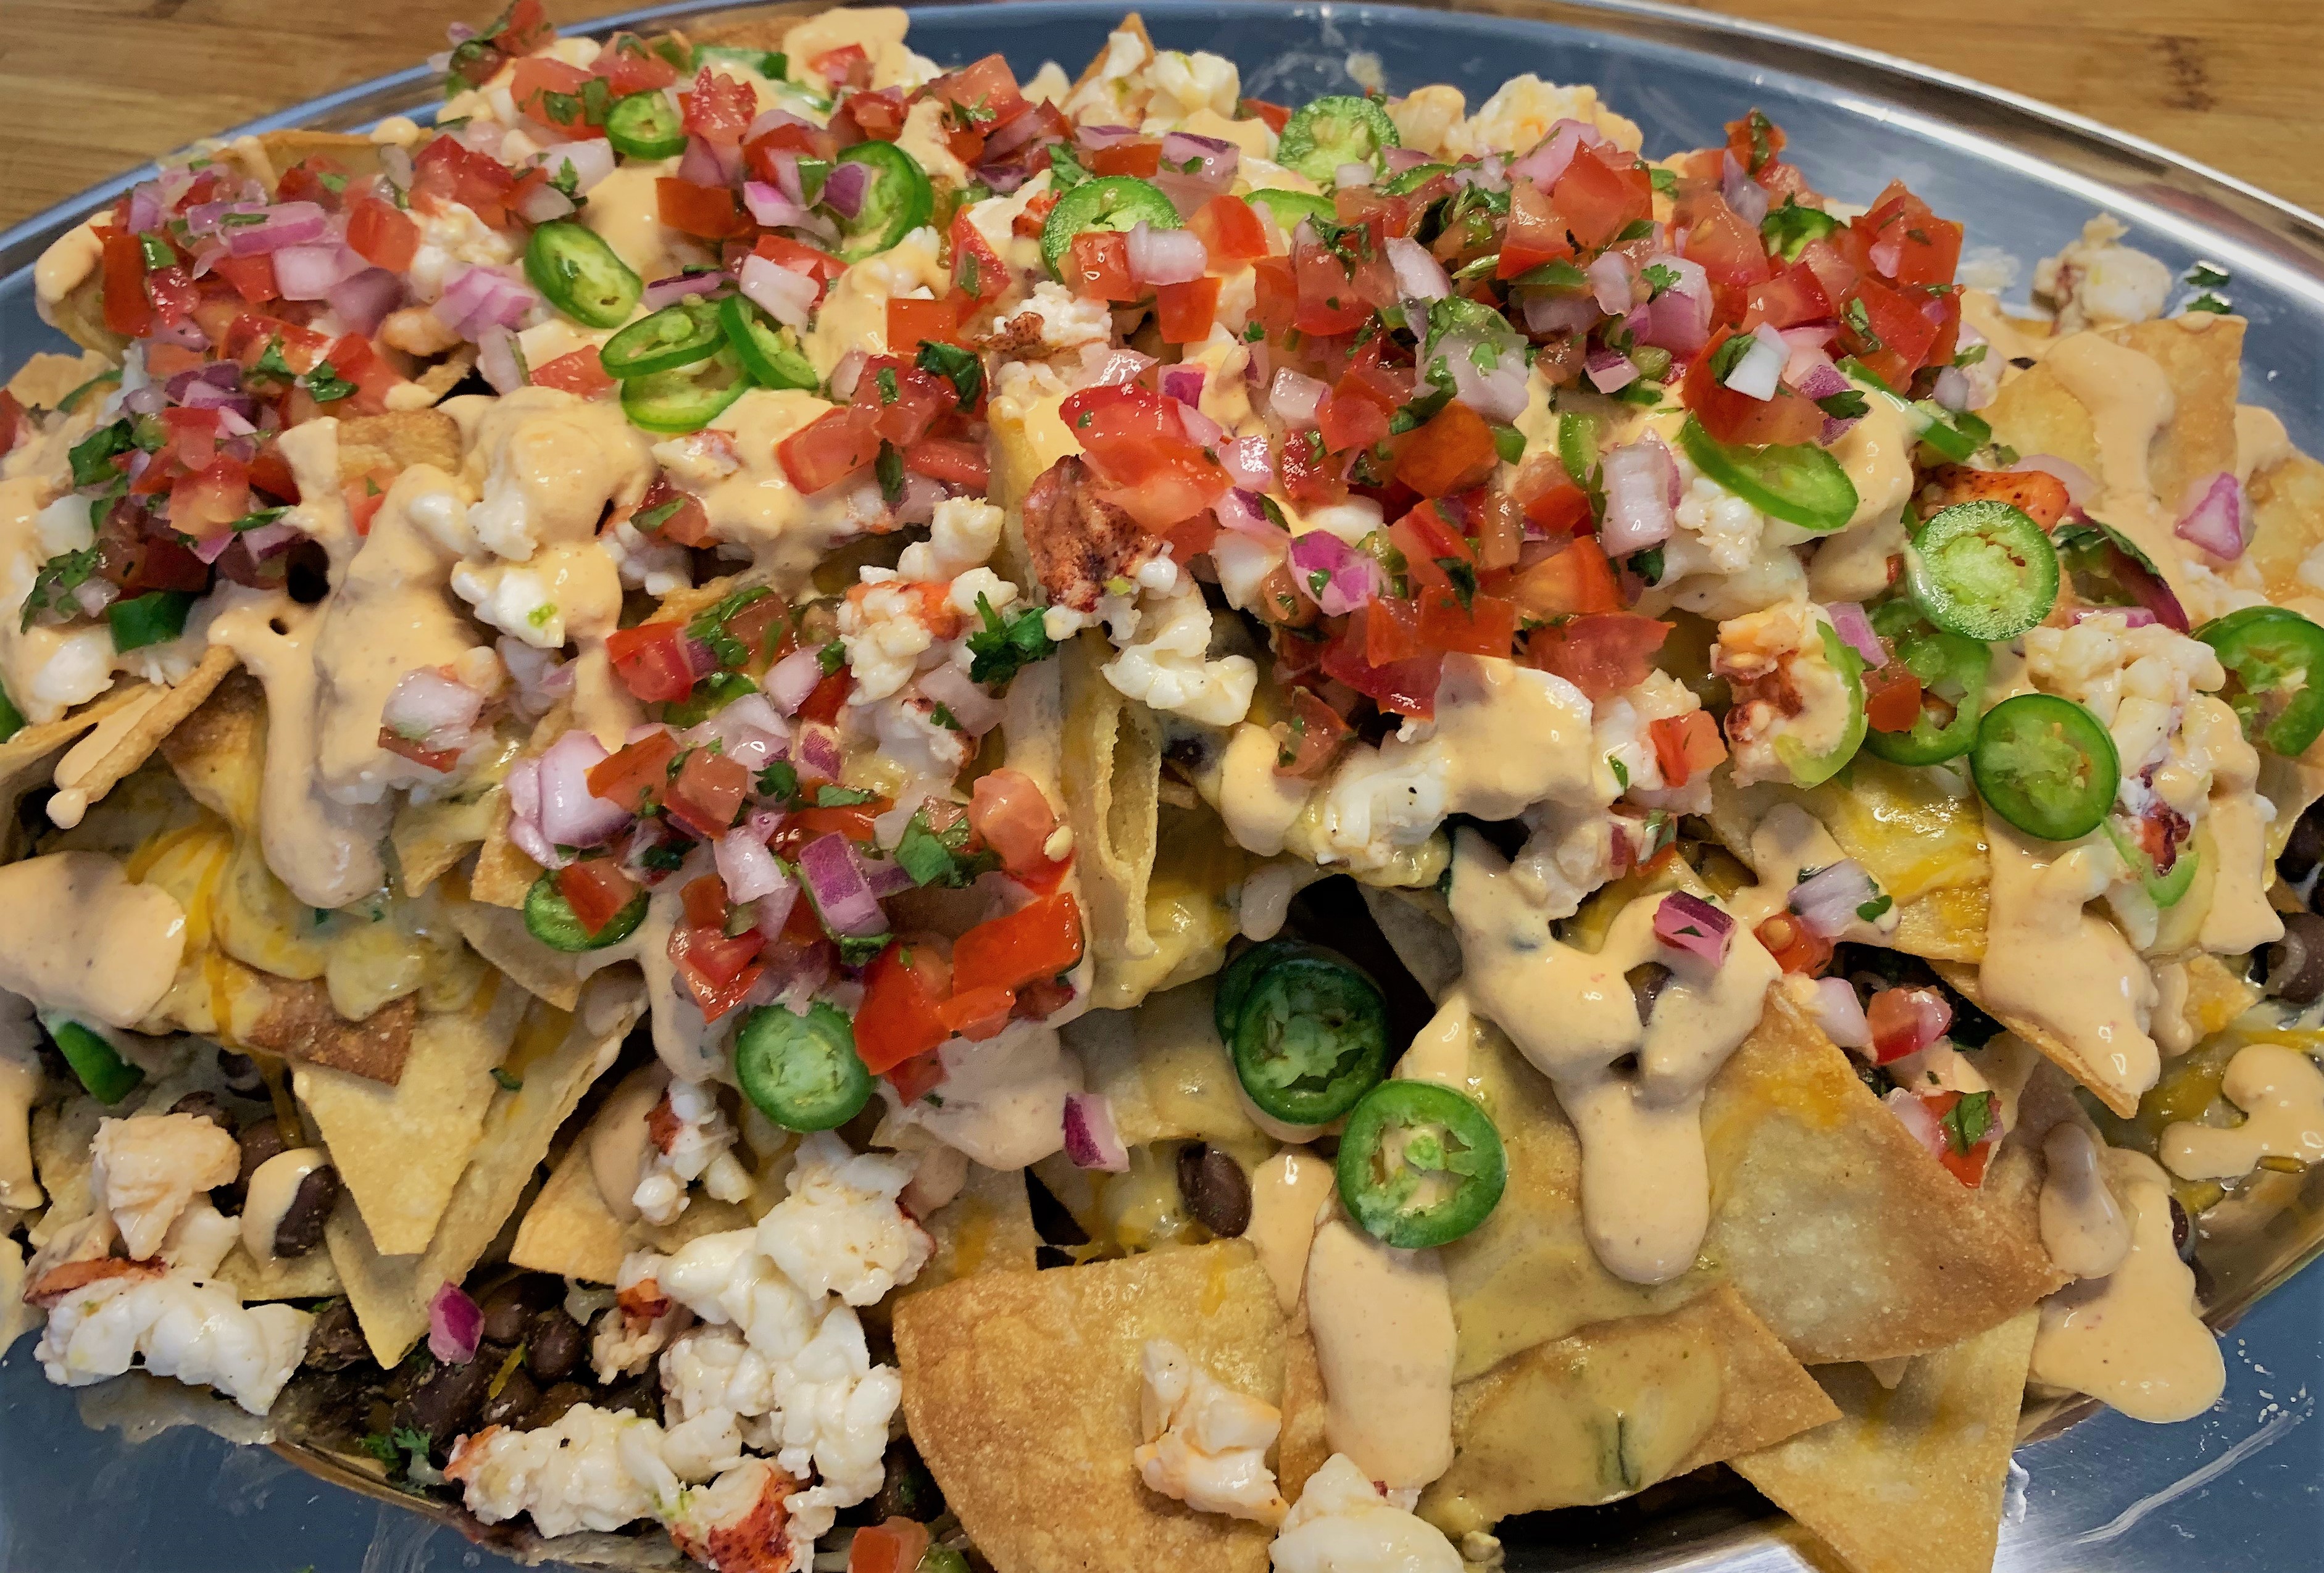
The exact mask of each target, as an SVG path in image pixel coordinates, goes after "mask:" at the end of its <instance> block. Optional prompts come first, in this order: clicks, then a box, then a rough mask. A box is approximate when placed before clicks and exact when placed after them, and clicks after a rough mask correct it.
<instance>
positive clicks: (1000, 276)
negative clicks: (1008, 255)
mask: <svg viewBox="0 0 2324 1573" xmlns="http://www.w3.org/2000/svg"><path fill="white" fill-rule="evenodd" d="M952 281H953V287H954V289H956V290H959V291H960V292H961V293H962V294H963V295H965V296H967V297H968V298H969V299H971V300H973V302H974V303H975V305H977V306H982V305H984V304H985V303H986V302H988V301H991V300H996V299H1000V297H1001V291H1002V290H1006V289H1008V288H1009V265H1008V264H1007V263H1006V262H1002V261H1001V253H998V252H996V251H994V250H993V249H992V246H991V243H990V242H988V241H987V240H986V239H985V238H984V236H983V235H982V233H980V232H979V231H978V229H977V227H976V225H973V224H971V223H970V222H969V221H968V215H967V214H966V213H961V214H958V215H956V216H954V219H953V221H952ZM972 309H973V308H972Z"/></svg>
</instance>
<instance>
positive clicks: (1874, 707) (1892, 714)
mask: <svg viewBox="0 0 2324 1573" xmlns="http://www.w3.org/2000/svg"><path fill="white" fill-rule="evenodd" d="M1920 719H1921V679H1920V678H1919V677H1918V676H1915V675H1914V673H1913V671H1912V670H1911V669H1910V668H1909V667H1904V666H1901V665H1899V664H1898V663H1896V662H1894V661H1891V662H1890V663H1889V664H1888V665H1886V666H1885V667H1881V668H1880V669H1879V670H1878V671H1877V672H1867V673H1866V674H1864V720H1865V723H1866V724H1867V725H1868V726H1870V727H1871V728H1872V730H1873V731H1912V730H1913V723H1914V722H1916V721H1918V720H1920Z"/></svg>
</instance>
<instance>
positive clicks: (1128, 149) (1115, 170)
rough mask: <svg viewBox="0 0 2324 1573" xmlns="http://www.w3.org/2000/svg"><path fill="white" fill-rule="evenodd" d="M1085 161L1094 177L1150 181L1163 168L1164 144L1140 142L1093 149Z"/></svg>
mask: <svg viewBox="0 0 2324 1573" xmlns="http://www.w3.org/2000/svg"><path fill="white" fill-rule="evenodd" d="M1084 162H1085V163H1086V164H1087V165H1088V166H1089V172H1090V173H1091V174H1093V175H1135V176H1137V177H1138V178H1139V179H1141V180H1150V179H1153V178H1154V177H1155V175H1156V174H1157V173H1158V172H1159V171H1160V170H1161V168H1162V144H1161V143H1159V142H1150V141H1144V140H1140V141H1138V142H1119V143H1114V144H1113V145H1112V146H1111V147H1102V148H1095V149H1093V150H1092V151H1091V152H1089V153H1088V154H1087V155H1086V156H1085V158H1084Z"/></svg>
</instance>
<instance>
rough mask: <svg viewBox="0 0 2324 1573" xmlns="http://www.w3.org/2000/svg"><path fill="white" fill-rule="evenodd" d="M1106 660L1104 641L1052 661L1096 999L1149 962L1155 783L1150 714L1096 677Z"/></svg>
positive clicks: (1158, 738)
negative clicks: (1132, 964)
mask: <svg viewBox="0 0 2324 1573" xmlns="http://www.w3.org/2000/svg"><path fill="white" fill-rule="evenodd" d="M1112 654H1113V651H1112V647H1111V646H1110V645H1108V644H1107V643H1106V641H1105V636H1104V635H1102V634H1098V633H1084V634H1082V635H1080V636H1078V637H1077V638H1075V639H1073V640H1071V641H1070V642H1068V643H1067V644H1065V646H1063V647H1062V648H1060V649H1058V651H1057V657H1056V659H1057V665H1058V668H1059V671H1060V673H1061V675H1062V676H1063V680H1064V690H1065V717H1064V720H1065V733H1064V745H1065V747H1064V757H1063V765H1064V770H1065V780H1064V785H1065V823H1067V824H1069V825H1071V826H1072V827H1073V832H1074V866H1075V868H1077V869H1079V870H1080V873H1081V878H1082V892H1083V895H1082V900H1083V906H1084V911H1085V912H1086V914H1087V916H1088V924H1089V940H1090V949H1091V951H1092V952H1093V953H1094V954H1095V955H1096V957H1097V961H1098V977H1099V987H1100V989H1101V990H1103V989H1104V987H1105V984H1104V980H1105V978H1106V975H1107V973H1108V971H1109V970H1110V969H1111V968H1114V967H1117V966H1119V965H1120V963H1122V962H1126V961H1138V960H1139V959H1141V958H1143V957H1146V956H1150V955H1152V954H1153V953H1154V948H1155V946H1154V938H1153V936H1152V935H1151V934H1148V932H1147V929H1146V890H1147V883H1148V879H1149V878H1151V876H1152V874H1153V872H1154V849H1155V842H1156V817H1157V814H1158V813H1159V811H1160V803H1161V799H1160V796H1159V789H1160V785H1161V778H1162V729H1161V727H1160V726H1159V725H1158V724H1157V722H1156V721H1155V719H1154V713H1153V712H1152V711H1151V710H1148V708H1147V707H1146V706H1145V705H1143V704H1139V703H1138V702H1137V701H1136V700H1132V699H1127V698H1124V697H1123V696H1122V695H1121V694H1120V691H1119V690H1117V689H1116V688H1115V687H1114V685H1112V684H1111V683H1109V682H1107V681H1106V680H1105V675H1104V674H1103V673H1102V672H1101V671H1100V670H1099V668H1100V667H1102V666H1103V665H1104V663H1105V662H1106V661H1108V660H1109V659H1111V658H1112ZM1129 1003H1134V1001H1131V1002H1129Z"/></svg>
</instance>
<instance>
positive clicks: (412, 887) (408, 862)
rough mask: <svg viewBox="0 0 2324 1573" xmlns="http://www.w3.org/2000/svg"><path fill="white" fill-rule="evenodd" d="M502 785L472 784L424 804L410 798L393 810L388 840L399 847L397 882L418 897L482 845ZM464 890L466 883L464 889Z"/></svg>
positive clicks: (496, 812) (497, 782) (495, 780)
mask: <svg viewBox="0 0 2324 1573" xmlns="http://www.w3.org/2000/svg"><path fill="white" fill-rule="evenodd" d="M501 794H502V787H501V782H500V780H499V778H498V777H497V776H495V777H493V778H492V779H490V780H484V781H471V782H469V783H467V784H466V785H465V786H463V787H461V789H460V790H459V791H458V792H457V793H455V794H452V795H451V796H445V797H432V798H429V800H428V801H427V802H425V803H422V802H419V801H416V800H413V799H406V800H405V802H404V805H403V806H402V807H401V808H399V809H397V810H396V811H395V819H394V822H393V823H391V824H390V825H389V826H388V832H387V839H388V841H389V842H390V843H391V844H392V845H393V846H394V848H395V872H396V878H397V882H398V883H399V884H400V885H401V887H402V888H403V891H404V894H406V895H408V896H417V895H419V894H420V892H421V891H422V890H425V889H427V888H428V887H429V886H430V885H433V884H434V883H436V881H437V880H438V879H440V878H443V877H444V876H445V875H446V874H447V873H448V872H450V871H451V870H452V869H455V868H457V867H458V866H459V864H460V862H461V860H463V859H465V858H466V857H467V855H468V854H469V853H470V852H472V851H475V850H476V849H477V848H478V847H480V846H482V845H484V838H485V837H486V836H488V835H490V834H491V833H492V830H493V820H494V819H495V818H497V817H498V815H499V814H500V799H501ZM462 888H463V889H465V888H466V881H463V882H462Z"/></svg>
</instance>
